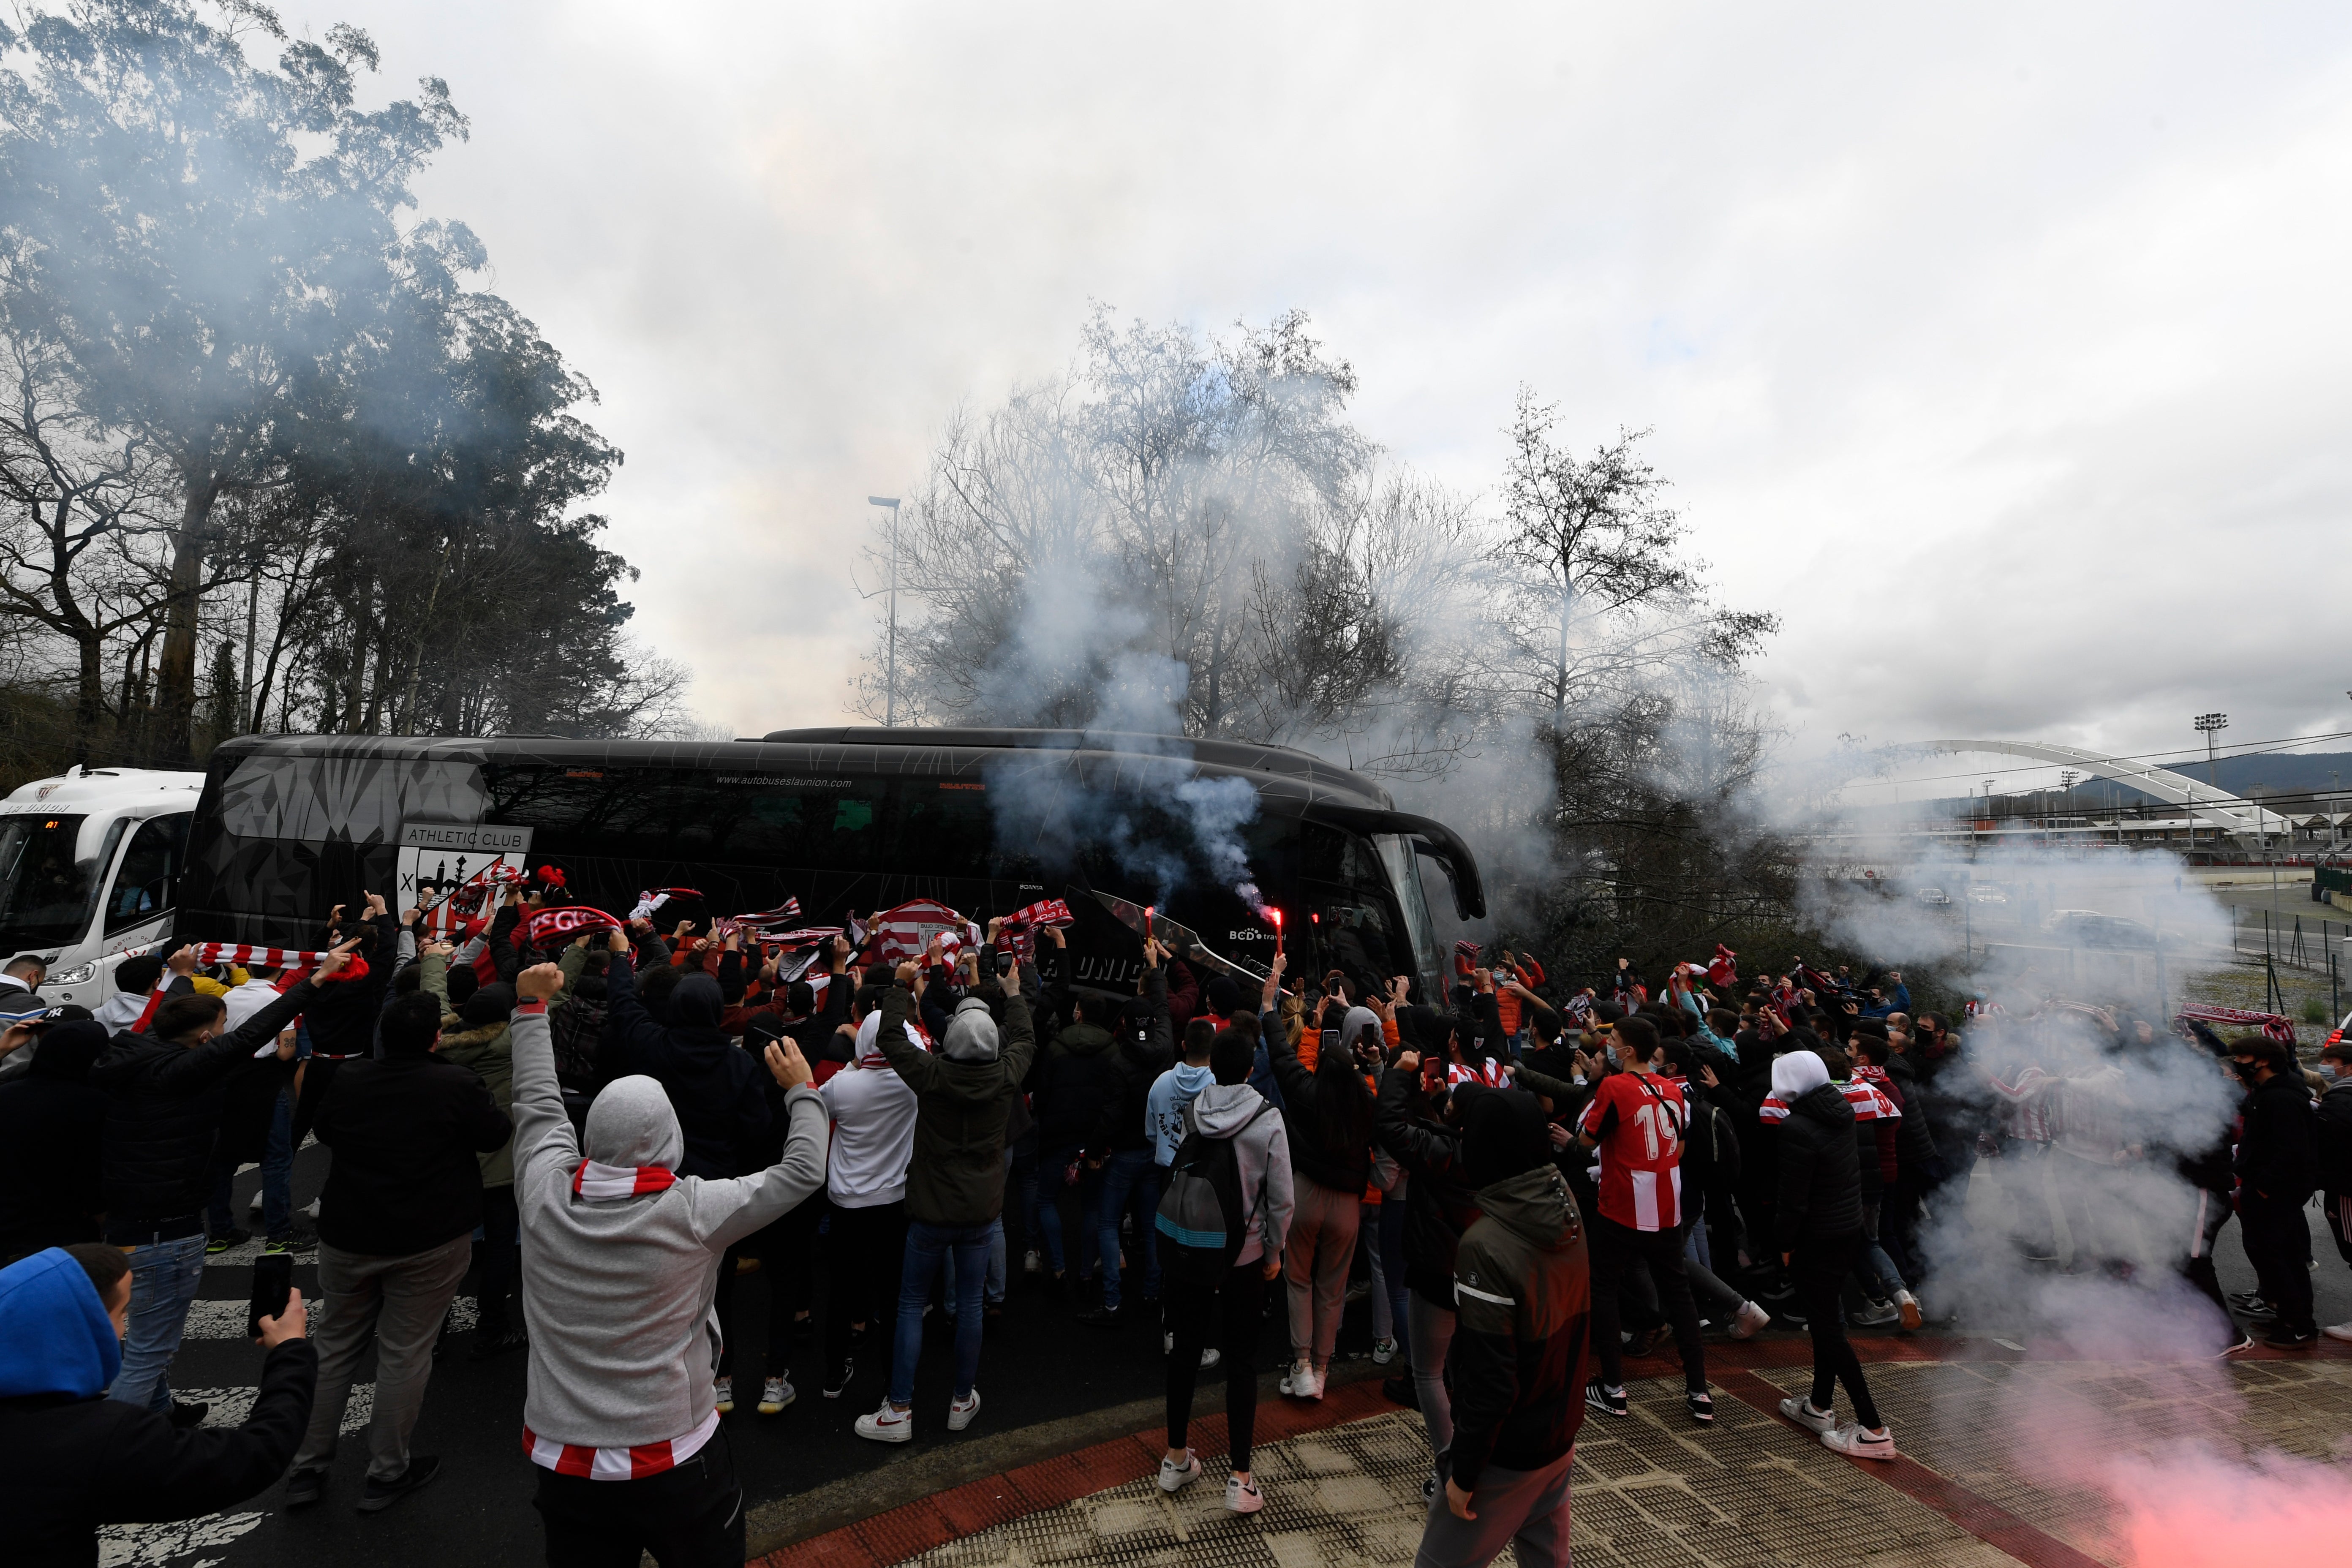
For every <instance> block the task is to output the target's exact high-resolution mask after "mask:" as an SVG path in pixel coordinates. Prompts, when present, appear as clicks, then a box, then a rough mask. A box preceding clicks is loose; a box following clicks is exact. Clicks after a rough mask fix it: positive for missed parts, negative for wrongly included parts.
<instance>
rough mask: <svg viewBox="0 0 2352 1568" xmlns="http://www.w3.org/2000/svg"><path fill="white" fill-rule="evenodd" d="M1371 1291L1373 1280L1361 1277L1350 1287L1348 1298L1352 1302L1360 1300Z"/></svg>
mask: <svg viewBox="0 0 2352 1568" xmlns="http://www.w3.org/2000/svg"><path fill="white" fill-rule="evenodd" d="M1371 1293H1372V1282H1371V1281H1370V1280H1369V1279H1359V1280H1357V1281H1356V1282H1355V1283H1354V1284H1353V1285H1350V1286H1349V1287H1348V1300H1349V1301H1350V1302H1353V1301H1360V1300H1363V1299H1364V1298H1365V1297H1367V1296H1369V1295H1370V1294H1371Z"/></svg>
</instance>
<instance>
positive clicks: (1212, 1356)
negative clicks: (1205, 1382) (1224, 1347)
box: [1201, 1345, 1225, 1372]
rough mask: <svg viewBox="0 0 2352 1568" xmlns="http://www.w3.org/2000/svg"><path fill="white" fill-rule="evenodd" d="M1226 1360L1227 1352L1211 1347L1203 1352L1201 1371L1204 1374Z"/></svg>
mask: <svg viewBox="0 0 2352 1568" xmlns="http://www.w3.org/2000/svg"><path fill="white" fill-rule="evenodd" d="M1224 1359H1225V1352H1223V1351H1221V1350H1219V1349H1218V1348H1217V1347H1216V1346H1214V1345H1211V1346H1209V1347H1208V1349H1206V1350H1204V1351H1202V1352H1201V1370H1202V1372H1206V1371H1208V1370H1209V1369H1210V1368H1211V1367H1213V1366H1214V1365H1216V1364H1217V1363H1219V1362H1221V1361H1223V1360H1224Z"/></svg>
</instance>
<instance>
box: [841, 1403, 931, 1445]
mask: <svg viewBox="0 0 2352 1568" xmlns="http://www.w3.org/2000/svg"><path fill="white" fill-rule="evenodd" d="M850 1430H852V1431H854V1432H856V1434H857V1435H858V1436H861V1437H870V1438H872V1439H873V1440H874V1441H875V1442H877V1443H904V1442H908V1441H909V1440H911V1439H912V1438H913V1437H914V1436H915V1413H914V1411H913V1410H911V1409H907V1410H901V1409H899V1408H898V1406H896V1405H892V1404H891V1403H890V1401H889V1399H888V1398H887V1396H885V1397H884V1399H883V1401H882V1404H881V1406H880V1407H879V1408H878V1409H876V1410H875V1411H873V1412H872V1413H870V1414H868V1415H861V1416H859V1417H858V1418H857V1425H856V1426H853V1427H851V1428H850Z"/></svg>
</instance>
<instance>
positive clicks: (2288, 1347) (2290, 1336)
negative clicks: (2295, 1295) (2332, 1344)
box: [2263, 1323, 2319, 1351]
mask: <svg viewBox="0 0 2352 1568" xmlns="http://www.w3.org/2000/svg"><path fill="white" fill-rule="evenodd" d="M2318 1342H2319V1336H2318V1335H2317V1334H2316V1333H2315V1332H2313V1331H2311V1330H2309V1329H2290V1328H2288V1327H2287V1326H2286V1325H2285V1324H2284V1323H2280V1324H2277V1325H2275V1326H2274V1327H2273V1328H2272V1330H2271V1331H2270V1332H2269V1333H2267V1334H2264V1335H2263V1343H2264V1344H2266V1345H2268V1346H2270V1347H2271V1349H2273V1350H2274V1351H2299V1350H2302V1349H2304V1348H2305V1347H2306V1346H2308V1345H2313V1344H2316V1343H2318Z"/></svg>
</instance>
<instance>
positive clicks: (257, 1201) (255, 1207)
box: [245, 1192, 261, 1214]
mask: <svg viewBox="0 0 2352 1568" xmlns="http://www.w3.org/2000/svg"><path fill="white" fill-rule="evenodd" d="M245 1212H246V1213H247V1214H259V1213H260V1212H261V1194H259V1193H258V1192H257V1193H255V1194H253V1201H252V1202H251V1203H249V1204H247V1205H245Z"/></svg>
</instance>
